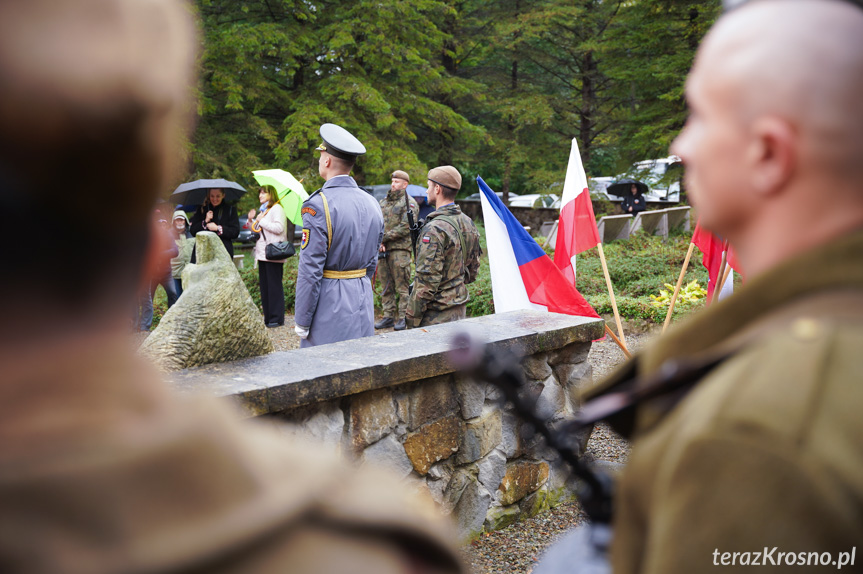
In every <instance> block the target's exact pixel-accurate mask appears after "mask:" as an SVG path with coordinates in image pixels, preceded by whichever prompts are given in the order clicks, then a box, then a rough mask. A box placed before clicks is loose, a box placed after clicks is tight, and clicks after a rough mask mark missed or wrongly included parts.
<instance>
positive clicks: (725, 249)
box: [713, 241, 728, 303]
mask: <svg viewBox="0 0 863 574" xmlns="http://www.w3.org/2000/svg"><path fill="white" fill-rule="evenodd" d="M727 257H728V242H727V241H726V242H724V243H723V244H722V262H721V263H720V264H719V273H717V274H716V279H717V281H721V280H722V276H723V275H725V266H726V265H727V264H728V262H727V261H726V258H727ZM722 285H724V283H717V284H716V285H715V286H714V287H713V302H714V303H716V302H717V301H719V292H720V291H722Z"/></svg>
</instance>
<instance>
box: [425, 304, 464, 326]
mask: <svg viewBox="0 0 863 574" xmlns="http://www.w3.org/2000/svg"><path fill="white" fill-rule="evenodd" d="M465 317H467V305H465V304H464V303H462V304H461V305H456V306H455V307H447V308H446V309H442V310H440V311H435V310H433V309H426V312H425V313H423V318H422V320H421V321H420V324H419V326H420V327H428V326H429V325H440V324H441V323H449V322H451V321H460V320H461V319H464V318H465Z"/></svg>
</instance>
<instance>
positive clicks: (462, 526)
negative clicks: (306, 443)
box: [171, 311, 603, 539]
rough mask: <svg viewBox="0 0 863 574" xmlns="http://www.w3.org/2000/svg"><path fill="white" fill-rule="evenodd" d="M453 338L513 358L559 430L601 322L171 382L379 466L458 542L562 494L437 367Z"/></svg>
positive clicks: (539, 320)
mask: <svg viewBox="0 0 863 574" xmlns="http://www.w3.org/2000/svg"><path fill="white" fill-rule="evenodd" d="M464 330H467V331H469V332H471V333H472V334H473V335H474V336H475V337H478V338H480V339H482V340H485V341H487V344H488V345H490V346H492V347H494V348H495V349H497V350H503V351H507V352H513V353H519V354H520V355H523V356H524V357H525V358H524V360H523V361H522V366H523V369H524V373H525V377H526V385H527V390H526V392H529V393H531V395H532V396H533V397H535V398H536V400H537V409H538V410H539V412H540V413H542V414H543V415H544V416H546V417H548V418H550V419H552V420H559V419H562V418H564V417H567V416H569V415H571V414H572V413H573V412H574V410H575V409H576V408H577V399H576V393H577V391H578V390H580V389H581V388H582V387H583V386H584V385H585V384H587V383H588V382H589V381H590V379H591V369H590V365H589V363H587V361H586V358H587V354H588V352H589V350H590V344H591V343H590V342H591V341H592V340H594V339H596V338H598V337H601V336H602V333H603V323H602V321H600V320H593V319H584V318H578V317H569V316H565V315H557V314H549V313H541V312H534V311H519V312H514V313H506V314H501V315H489V316H486V317H479V318H475V319H468V320H465V321H460V322H457V323H450V324H447V325H438V326H434V327H427V328H423V329H412V330H408V331H402V332H399V333H388V334H384V335H377V336H375V337H367V338H364V339H358V340H353V341H345V342H342V343H335V344H332V345H323V346H320V347H315V348H311V349H302V350H297V351H289V352H283V353H272V354H270V355H267V356H264V357H258V358H253V359H246V360H243V361H237V362H234V363H225V364H221V365H210V366H207V367H200V368H196V369H188V370H186V371H180V372H177V373H173V374H172V378H171V382H172V384H173V385H174V386H175V387H176V388H178V389H180V390H181V391H183V392H207V393H210V394H213V393H214V394H217V395H219V396H226V397H233V398H234V399H235V400H237V401H238V403H239V404H240V405H241V407H242V409H243V412H244V413H245V414H246V415H248V416H257V417H266V418H267V419H268V420H270V421H274V422H279V423H282V422H288V423H290V424H289V425H287V426H285V425H279V428H280V429H281V432H284V433H285V436H286V440H290V437H293V436H296V435H302V436H311V437H314V438H315V439H317V440H319V441H322V442H324V443H326V444H328V445H330V446H331V447H333V448H336V449H339V450H341V451H342V452H343V453H344V454H347V455H349V456H352V457H355V458H356V459H357V460H358V461H360V462H362V463H369V464H378V465H385V466H388V467H390V468H391V469H393V471H394V472H397V473H398V474H400V475H401V476H402V477H404V478H405V479H406V480H408V481H410V482H411V483H412V484H414V485H415V487H416V488H417V489H418V490H423V491H426V492H428V493H429V494H430V495H431V496H432V498H433V499H434V500H436V501H437V502H438V503H439V504H440V505H441V508H442V509H443V511H444V513H446V514H453V516H454V518H455V520H456V522H457V524H458V528H459V533H460V535H461V536H462V537H463V538H465V539H469V538H471V537H473V536H476V535H478V534H479V533H481V532H482V531H483V530H494V529H497V528H501V527H504V526H506V525H508V524H510V523H512V522H514V521H515V520H518V519H519V518H522V517H525V516H532V515H535V514H537V513H538V512H541V511H543V510H545V509H547V508H548V507H549V506H550V505H554V504H556V503H558V502H560V501H562V500H564V499H567V498H570V497H571V492H570V490H569V489H568V488H567V480H566V475H565V472H564V469H563V468H558V467H557V466H556V465H555V464H554V463H553V462H552V461H553V457H552V456H549V455H548V453H546V452H544V450H545V449H543V447H542V445H541V444H539V442H538V441H537V440H536V438H535V437H534V436H532V435H531V434H529V433H526V432H524V429H522V425H521V424H520V423H519V421H518V420H517V419H516V417H515V416H514V415H513V414H512V412H511V411H510V409H509V408H508V407H502V405H501V403H500V400H499V399H500V393H499V392H498V390H497V389H496V388H494V387H493V386H491V385H489V384H487V383H485V382H478V381H474V380H471V379H469V378H467V377H465V376H463V375H461V374H459V373H456V372H454V371H453V368H452V367H451V366H450V365H449V362H448V360H447V351H448V350H449V347H450V343H451V341H452V338H453V336H454V335H455V334H456V333H458V332H462V331H464ZM584 440H586V437H584Z"/></svg>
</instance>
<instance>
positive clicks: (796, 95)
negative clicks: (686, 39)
mask: <svg viewBox="0 0 863 574" xmlns="http://www.w3.org/2000/svg"><path fill="white" fill-rule="evenodd" d="M705 74H709V75H714V76H716V77H718V78H721V79H722V81H724V82H726V85H727V89H728V90H733V91H734V92H736V95H735V96H733V97H734V99H736V106H737V108H738V110H739V112H740V115H741V120H742V121H744V122H752V121H754V120H755V119H756V118H758V117H762V116H764V115H775V116H777V117H779V118H782V119H784V120H786V121H788V122H789V123H790V124H791V125H792V126H793V128H794V129H795V130H796V131H797V133H798V135H799V136H800V140H799V141H800V144H801V146H802V148H801V150H800V155H801V159H803V160H805V161H807V162H815V163H816V164H819V165H822V166H823V167H824V169H830V170H832V171H834V172H837V171H839V172H842V174H843V175H844V176H847V177H853V176H860V175H863V108H861V105H860V104H861V102H863V9H860V8H859V7H855V6H852V5H851V4H849V3H848V2H843V1H839V0H760V1H754V2H751V3H749V4H747V5H745V6H743V7H741V8H738V9H736V10H733V11H732V12H731V13H729V14H727V15H726V16H724V17H723V18H721V19H720V20H719V22H718V23H717V25H716V26H715V27H714V28H713V29H712V30H711V32H710V33H709V34H708V36H707V38H706V39H705V41H704V43H703V45H702V49H701V50H700V52H699V55H698V58H697V60H696V64H695V67H694V68H693V74H692V75H693V76H694V77H696V76H703V75H705Z"/></svg>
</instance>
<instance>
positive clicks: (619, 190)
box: [605, 179, 649, 197]
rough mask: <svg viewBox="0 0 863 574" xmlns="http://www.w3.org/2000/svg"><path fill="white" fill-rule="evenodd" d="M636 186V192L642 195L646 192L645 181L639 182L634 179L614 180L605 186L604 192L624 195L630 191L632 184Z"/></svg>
mask: <svg viewBox="0 0 863 574" xmlns="http://www.w3.org/2000/svg"><path fill="white" fill-rule="evenodd" d="M633 185H634V186H635V187H637V188H638V192H639V193H640V194H642V195H644V194H645V193H647V192H648V190H649V188H648V187H647V184H646V183H641V182H640V181H637V180H635V179H620V180H618V181H615V182H614V183H612V184H611V185H609V186H608V187H606V188H605V193H609V194H611V195H617V196H619V197H626V196H627V195H629V194H630V193H632V192H631V191H630V190H631V189H632V186H633Z"/></svg>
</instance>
